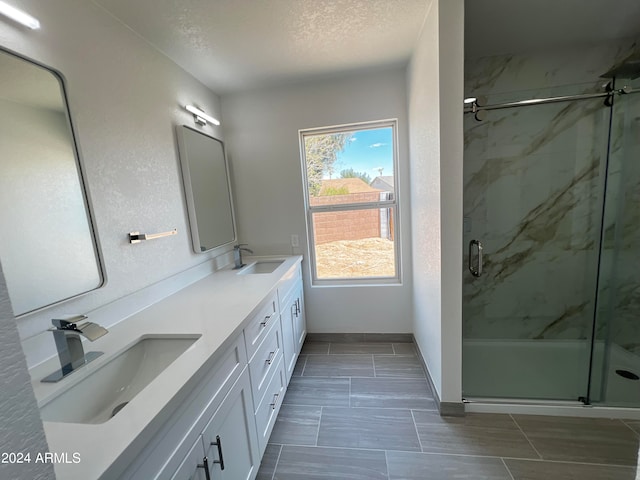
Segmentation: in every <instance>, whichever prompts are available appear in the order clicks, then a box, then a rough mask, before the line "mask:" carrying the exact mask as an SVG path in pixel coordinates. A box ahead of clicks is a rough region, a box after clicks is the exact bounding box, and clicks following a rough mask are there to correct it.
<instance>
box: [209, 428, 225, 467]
mask: <svg viewBox="0 0 640 480" xmlns="http://www.w3.org/2000/svg"><path fill="white" fill-rule="evenodd" d="M211 445H216V446H217V447H218V456H219V457H220V460H214V461H213V463H219V464H220V470H224V458H223V457H222V440H221V439H220V435H216V441H215V442H211Z"/></svg>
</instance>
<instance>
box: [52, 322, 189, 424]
mask: <svg viewBox="0 0 640 480" xmlns="http://www.w3.org/2000/svg"><path fill="white" fill-rule="evenodd" d="M198 338H200V335H180V336H143V337H141V338H140V339H139V340H138V341H137V342H136V343H134V344H133V345H132V346H131V347H129V348H128V349H126V350H125V351H124V352H122V353H120V354H119V355H117V356H116V357H114V358H113V359H112V360H110V361H109V362H108V363H107V364H105V365H103V366H102V367H100V368H99V369H98V370H96V371H94V372H91V373H90V374H88V375H87V376H86V377H85V378H83V379H82V380H81V381H80V382H78V383H76V384H74V385H73V386H71V387H70V388H69V389H67V390H65V391H64V392H63V393H62V394H61V395H59V396H58V397H56V398H54V399H53V400H51V401H50V402H48V403H46V404H45V405H43V406H42V407H41V408H40V412H41V415H42V419H43V420H44V421H48V422H63V423H104V422H106V421H107V420H109V419H110V418H112V417H113V416H114V415H115V414H117V413H118V412H119V411H120V410H121V409H122V408H124V407H125V406H126V404H127V403H128V402H130V401H131V400H133V398H134V397H135V396H136V395H137V394H138V393H140V392H141V391H142V390H143V389H144V388H145V387H146V386H147V385H149V383H151V382H152V381H153V379H155V378H156V377H157V376H158V375H159V374H160V373H161V372H162V371H163V370H164V369H165V368H167V367H168V366H169V365H171V363H173V361H174V360H175V359H177V358H178V357H179V356H180V355H181V354H182V353H184V352H185V351H186V350H187V349H188V348H189V347H190V346H191V345H192V344H193V343H194V342H195V341H196V340H197V339H198ZM84 368H86V367H84ZM73 375H82V374H81V373H80V371H78V372H75V373H73V374H72V376H71V377H69V379H73Z"/></svg>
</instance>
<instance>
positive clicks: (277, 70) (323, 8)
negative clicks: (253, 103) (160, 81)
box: [93, 0, 431, 94]
mask: <svg viewBox="0 0 640 480" xmlns="http://www.w3.org/2000/svg"><path fill="white" fill-rule="evenodd" d="M93 1H94V3H96V4H97V5H99V6H101V7H102V8H104V9H105V10H107V11H108V12H110V13H111V14H112V15H113V16H115V17H116V18H118V19H119V20H120V21H121V22H123V23H124V24H126V25H128V26H129V27H130V28H131V29H132V30H134V31H135V32H137V33H138V34H139V35H141V36H142V37H143V38H144V39H146V40H147V41H148V42H149V43H151V44H153V45H154V46H155V47H156V48H157V49H159V50H160V51H162V52H163V53H165V54H166V55H167V56H168V57H169V58H171V59H172V60H173V61H174V62H176V63H177V64H178V65H180V66H182V67H183V68H184V69H185V70H187V71H188V72H190V73H191V74H193V75H194V76H195V77H196V78H198V79H199V80H200V81H202V82H203V83H205V84H206V85H207V86H209V87H210V88H211V89H212V90H213V91H215V92H216V93H220V94H222V93H226V92H230V91H236V90H244V89H249V88H252V87H257V86H264V85H270V84H275V83H281V82H283V81H295V80H300V79H308V78H313V77H318V76H328V75H335V74H338V73H342V72H348V71H356V70H363V69H372V68H378V67H383V66H388V65H399V64H405V63H406V62H407V61H408V60H409V58H410V55H411V52H412V50H413V47H414V46H415V42H416V41H417V39H418V35H419V33H420V29H421V27H422V24H423V21H424V18H425V15H426V13H427V8H428V6H429V5H430V3H431V0H181V1H177V0H135V1H132V0H93Z"/></svg>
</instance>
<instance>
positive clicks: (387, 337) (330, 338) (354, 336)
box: [307, 332, 414, 343]
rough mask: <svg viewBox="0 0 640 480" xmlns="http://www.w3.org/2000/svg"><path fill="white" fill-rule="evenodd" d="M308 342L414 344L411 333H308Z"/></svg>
mask: <svg viewBox="0 0 640 480" xmlns="http://www.w3.org/2000/svg"><path fill="white" fill-rule="evenodd" d="M307 341H308V342H320V343H414V342H413V334H411V333H311V332H308V333H307Z"/></svg>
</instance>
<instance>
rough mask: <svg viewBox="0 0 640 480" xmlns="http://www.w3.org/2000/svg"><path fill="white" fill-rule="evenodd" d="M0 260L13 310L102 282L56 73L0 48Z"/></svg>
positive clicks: (33, 306)
mask: <svg viewBox="0 0 640 480" xmlns="http://www.w3.org/2000/svg"><path fill="white" fill-rule="evenodd" d="M0 225H1V228H2V235H0V261H1V262H2V268H3V270H4V275H5V277H6V281H7V289H8V291H9V297H10V299H11V304H12V306H13V310H14V314H15V315H21V314H24V313H27V312H31V311H33V310H37V309H39V308H42V307H44V306H47V305H51V304H53V303H57V302H59V301H61V300H65V299H68V298H71V297H74V296H76V295H80V294H82V293H84V292H87V291H89V290H93V289H95V288H98V287H99V286H101V285H102V283H103V276H102V270H101V266H100V261H99V257H98V249H97V246H96V242H95V238H94V233H93V229H92V224H91V216H90V213H89V208H88V205H87V201H86V195H85V190H84V184H83V181H82V172H81V169H80V163H79V158H78V151H77V148H76V143H75V138H74V134H73V129H72V125H71V117H70V115H69V110H68V107H67V101H66V95H65V91H64V86H63V83H62V80H61V78H60V77H59V76H58V75H57V74H56V73H55V72H54V71H52V70H50V69H48V68H46V67H44V66H42V65H38V64H36V63H34V62H31V61H29V60H27V59H24V58H22V57H19V56H17V55H14V54H11V53H8V52H5V51H2V50H0Z"/></svg>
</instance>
